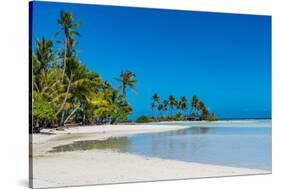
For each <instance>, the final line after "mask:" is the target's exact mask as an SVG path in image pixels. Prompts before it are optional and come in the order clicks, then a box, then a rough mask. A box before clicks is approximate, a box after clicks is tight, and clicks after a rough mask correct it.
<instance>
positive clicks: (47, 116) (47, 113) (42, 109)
mask: <svg viewBox="0 0 281 189" xmlns="http://www.w3.org/2000/svg"><path fill="white" fill-rule="evenodd" d="M33 118H34V119H35V120H50V121H55V120H56V116H55V112H54V110H53V109H52V107H51V105H50V104H49V103H48V102H47V101H46V100H34V101H33Z"/></svg>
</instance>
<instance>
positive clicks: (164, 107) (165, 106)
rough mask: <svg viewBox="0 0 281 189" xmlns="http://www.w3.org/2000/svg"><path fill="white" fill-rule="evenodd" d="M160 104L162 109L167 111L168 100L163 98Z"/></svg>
mask: <svg viewBox="0 0 281 189" xmlns="http://www.w3.org/2000/svg"><path fill="white" fill-rule="evenodd" d="M162 104H163V110H164V111H165V112H166V111H167V107H168V104H169V102H168V100H166V99H165V100H163V102H162Z"/></svg>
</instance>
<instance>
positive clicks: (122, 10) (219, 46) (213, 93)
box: [32, 2, 271, 118]
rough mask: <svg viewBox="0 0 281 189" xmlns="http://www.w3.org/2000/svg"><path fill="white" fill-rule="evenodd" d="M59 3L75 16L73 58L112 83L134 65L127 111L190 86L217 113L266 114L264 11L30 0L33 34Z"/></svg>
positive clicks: (47, 31) (51, 28) (44, 31)
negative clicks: (258, 13)
mask: <svg viewBox="0 0 281 189" xmlns="http://www.w3.org/2000/svg"><path fill="white" fill-rule="evenodd" d="M61 10H66V11H71V12H72V13H73V15H74V17H75V20H76V21H79V22H81V24H82V25H81V27H80V28H79V29H78V30H79V32H80V34H81V35H80V36H79V37H77V40H78V41H79V44H78V45H77V49H79V50H80V53H79V55H78V56H79V58H80V59H81V62H82V63H83V64H85V65H87V67H88V68H89V69H90V70H92V71H95V72H98V73H99V74H100V75H101V76H102V78H103V79H105V80H107V81H109V82H110V83H112V84H113V85H114V86H117V85H118V83H117V82H116V81H115V80H114V78H115V77H118V76H119V74H120V72H121V71H123V70H131V71H133V72H135V73H136V75H137V80H138V83H137V84H136V88H137V90H138V93H137V94H135V93H133V92H128V99H129V102H130V104H131V105H132V106H133V108H134V112H133V114H132V116H131V118H136V117H137V116H139V115H142V114H144V115H151V114H152V111H151V108H150V104H151V96H152V95H153V93H155V92H157V93H158V94H160V96H161V97H162V98H168V96H169V95H174V96H175V97H177V98H179V97H180V96H183V95H185V96H187V98H188V100H190V99H191V97H192V95H193V94H196V95H197V96H198V97H199V98H200V99H201V100H203V101H204V102H205V104H206V105H207V107H208V109H209V111H211V112H215V113H216V114H217V115H218V116H219V117H220V118H268V117H271V17H269V16H256V15H241V14H240V15H239V14H222V13H207V12H193V11H175V10H160V9H144V8H128V7H114V6H95V5H82V4H81V5H80V4H66V3H49V2H35V3H34V6H33V36H32V39H33V40H35V38H36V37H39V38H41V37H43V36H44V37H46V38H49V39H51V38H52V37H53V35H54V33H55V32H56V31H58V30H59V26H58V24H57V19H58V17H59V13H60V11H61Z"/></svg>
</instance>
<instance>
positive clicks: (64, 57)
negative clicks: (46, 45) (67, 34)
mask: <svg viewBox="0 0 281 189" xmlns="http://www.w3.org/2000/svg"><path fill="white" fill-rule="evenodd" d="M66 48H67V38H65V40H64V55H63V72H62V78H61V80H63V78H64V74H65V70H66Z"/></svg>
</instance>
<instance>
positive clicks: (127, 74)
mask: <svg viewBox="0 0 281 189" xmlns="http://www.w3.org/2000/svg"><path fill="white" fill-rule="evenodd" d="M135 78H136V74H135V73H134V72H131V71H123V72H121V74H120V77H119V78H116V80H117V81H119V82H120V83H121V86H120V87H119V88H120V89H121V90H122V94H123V95H124V97H126V94H127V87H129V88H130V89H131V90H132V91H133V92H136V89H135V84H136V82H137V80H136V79H135Z"/></svg>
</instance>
